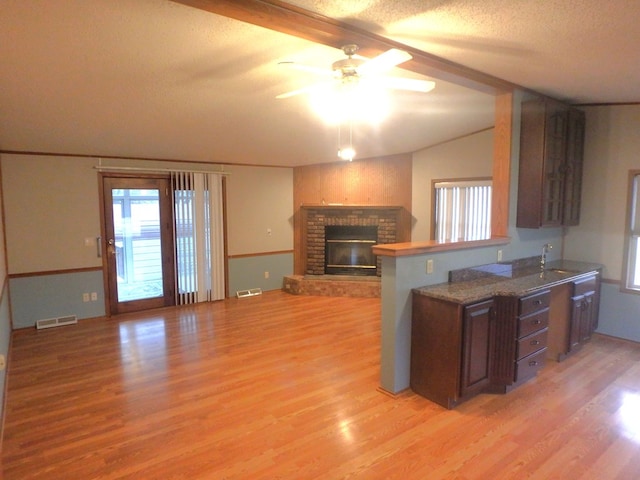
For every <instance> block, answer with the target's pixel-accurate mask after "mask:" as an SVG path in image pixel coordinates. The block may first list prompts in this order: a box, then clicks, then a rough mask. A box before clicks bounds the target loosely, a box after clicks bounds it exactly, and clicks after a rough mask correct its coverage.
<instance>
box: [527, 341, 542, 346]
mask: <svg viewBox="0 0 640 480" xmlns="http://www.w3.org/2000/svg"><path fill="white" fill-rule="evenodd" d="M529 345H540V341H539V340H531V342H530V343H529Z"/></svg>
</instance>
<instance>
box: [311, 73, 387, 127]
mask: <svg viewBox="0 0 640 480" xmlns="http://www.w3.org/2000/svg"><path fill="white" fill-rule="evenodd" d="M309 101H310V104H311V108H312V109H313V111H314V112H315V113H316V114H317V115H318V116H319V117H320V118H321V119H322V120H323V121H324V122H325V123H327V124H329V125H335V124H340V123H346V122H359V123H368V124H373V125H378V124H380V123H381V122H382V121H384V119H385V118H386V117H387V116H388V114H389V111H390V101H389V95H388V92H387V91H386V89H384V88H382V87H381V86H380V85H377V84H376V83H375V82H368V81H366V82H365V81H355V82H351V81H348V82H344V83H340V84H338V85H334V86H328V87H327V88H322V89H315V90H313V91H311V92H310V94H309Z"/></svg>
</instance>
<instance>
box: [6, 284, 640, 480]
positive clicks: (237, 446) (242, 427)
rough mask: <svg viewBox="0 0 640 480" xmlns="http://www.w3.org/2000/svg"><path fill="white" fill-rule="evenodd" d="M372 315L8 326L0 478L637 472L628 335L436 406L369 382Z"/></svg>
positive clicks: (360, 308)
mask: <svg viewBox="0 0 640 480" xmlns="http://www.w3.org/2000/svg"><path fill="white" fill-rule="evenodd" d="M379 311H380V302H379V300H378V299H364V298H329V297H305V296H292V295H287V294H283V293H281V292H267V293H265V294H264V295H262V296H258V297H251V298H244V299H230V300H226V301H224V302H218V303H215V304H207V305H201V306H198V307H188V308H171V309H165V310H161V311H155V312H151V313H145V314H138V315H129V316H122V317H118V318H113V319H99V320H85V321H81V322H80V323H79V324H78V325H74V326H66V327H60V328H56V329H50V330H41V331H36V330H31V329H29V330H26V331H21V332H20V333H18V334H16V335H14V338H13V346H12V351H11V359H10V370H9V390H8V397H7V401H8V403H7V410H6V422H5V429H4V443H3V452H2V462H3V473H4V477H3V478H4V479H5V480H14V479H21V480H25V479H56V480H57V479H64V480H67V479H83V480H86V479H98V478H99V479H116V478H118V479H120V478H126V479H136V480H140V479H144V480H146V479H163V480H166V479H189V480H193V479H276V478H277V479H315V478H319V479H341V478H363V479H393V478H399V479H403V480H408V479H429V480H432V479H492V480H493V479H523V478H534V479H545V480H547V479H563V480H565V479H571V480H578V479H593V480H596V479H597V480H608V479H624V480H635V479H638V478H640V346H638V345H636V344H631V343H627V342H623V341H617V340H613V339H610V338H606V337H599V336H596V337H595V338H594V340H593V341H592V342H591V343H590V344H589V345H587V346H586V348H584V349H583V350H582V351H581V352H579V353H578V355H576V356H574V357H573V358H570V359H568V360H567V361H565V362H563V363H560V364H558V363H551V364H550V365H548V366H547V367H546V368H545V369H544V370H543V371H542V373H541V375H540V376H539V377H538V378H536V379H535V380H533V381H531V382H529V383H528V384H526V385H524V386H522V387H521V388H519V389H517V390H515V391H514V392H511V393H509V394H507V395H481V396H479V397H477V398H475V399H473V400H471V401H469V402H467V403H466V404H463V405H461V406H459V407H458V408H457V409H456V410H453V411H447V410H445V409H443V408H442V407H439V406H437V405H435V404H433V403H431V402H429V401H428V400H426V399H424V398H422V397H420V396H418V395H415V394H413V393H411V392H410V391H408V392H406V393H404V394H402V395H400V396H399V398H396V399H393V398H390V397H389V396H386V395H384V394H382V393H380V392H379V391H377V387H378V372H379V348H380V347H379V344H380V313H379Z"/></svg>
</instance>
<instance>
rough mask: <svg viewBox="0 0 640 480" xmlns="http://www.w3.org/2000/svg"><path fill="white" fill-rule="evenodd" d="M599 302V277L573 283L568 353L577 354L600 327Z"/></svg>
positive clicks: (595, 276)
mask: <svg viewBox="0 0 640 480" xmlns="http://www.w3.org/2000/svg"><path fill="white" fill-rule="evenodd" d="M599 300H600V284H599V276H597V275H594V276H592V277H588V278H585V279H582V280H578V281H575V282H573V295H572V297H571V320H570V323H569V342H568V345H567V353H573V352H575V351H576V350H578V349H579V348H580V347H582V345H584V344H585V343H586V342H588V341H589V340H590V339H591V334H592V333H593V331H594V330H595V329H596V328H597V326H598V310H599Z"/></svg>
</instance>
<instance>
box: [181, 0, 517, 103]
mask: <svg viewBox="0 0 640 480" xmlns="http://www.w3.org/2000/svg"><path fill="white" fill-rule="evenodd" d="M172 1H174V2H175V3H180V4H183V5H187V6H190V7H194V8H197V9H200V10H204V11H207V12H210V13H214V14H216V15H222V16H224V17H228V18H233V19H235V20H239V21H241V22H245V23H250V24H253V25H257V26H260V27H264V28H267V29H270V30H274V31H277V32H280V33H285V34H288V35H292V36H295V37H298V38H303V39H305V40H309V41H311V42H314V43H319V44H322V45H328V46H330V47H334V48H340V47H342V46H343V45H346V44H349V43H355V44H356V45H358V46H359V47H360V51H361V53H363V54H364V55H368V56H374V55H377V54H379V53H382V52H384V51H386V50H389V49H390V48H398V49H401V50H405V51H407V52H409V53H410V54H411V55H412V56H413V58H412V59H411V60H409V61H408V62H405V63H403V64H402V68H404V69H406V70H409V71H412V72H416V73H419V74H422V75H426V76H428V77H431V78H435V79H439V80H443V81H446V82H450V83H454V84H456V85H461V86H464V87H467V88H471V89H474V90H477V91H481V92H484V93H489V94H492V95H493V94H497V93H499V92H505V91H507V92H509V91H513V90H514V89H516V88H518V87H517V86H516V85H514V84H512V83H509V82H507V81H505V80H502V79H500V78H497V77H494V76H491V75H487V74H486V73H482V72H479V71H477V70H473V69H471V68H468V67H465V66H463V65H459V64H457V63H454V62H451V61H449V60H446V59H443V58H440V57H437V56H435V55H432V54H430V53H426V52H423V51H422V50H418V49H416V48H413V47H410V46H407V45H404V44H402V43H399V42H396V41H394V40H391V39H388V38H385V37H383V36H380V35H378V34H375V33H372V32H368V31H366V30H363V29H361V28H358V27H356V26H354V25H349V24H348V23H345V22H342V21H340V20H336V19H333V18H330V17H326V16H324V15H321V14H318V13H314V12H311V11H309V10H305V9H302V8H300V7H296V6H294V5H290V4H288V3H285V2H282V1H279V0H172Z"/></svg>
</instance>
